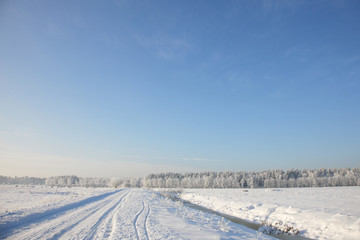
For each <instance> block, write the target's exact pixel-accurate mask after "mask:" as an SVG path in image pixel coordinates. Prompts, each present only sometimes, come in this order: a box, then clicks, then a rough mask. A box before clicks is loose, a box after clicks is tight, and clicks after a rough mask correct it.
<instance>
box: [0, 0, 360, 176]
mask: <svg viewBox="0 0 360 240" xmlns="http://www.w3.org/2000/svg"><path fill="white" fill-rule="evenodd" d="M359 23H360V2H359V1H350V0H349V1H341V0H338V1H323V0H319V1H298V0H296V1H295V0H294V1H292V0H287V1H271V0H269V1H268V0H264V1H220V0H218V1H215V0H214V1H208V0H206V1H200V0H197V1H193V0H192V1H187V0H181V1H178V0H176V1H158V0H153V1H138V0H134V1H133V0H131V1H130V0H126V1H123V0H119V1H117V0H113V1H110V0H107V1H100V0H99V1H95V0H78V1H73V0H61V1H60V0H56V1H47V0H34V1H27V0H11V1H10V0H3V1H0V175H6V176H40V177H47V176H54V175H69V174H74V175H78V176H97V177H129V176H144V175H146V174H149V173H158V172H198V171H260V170H266V169H291V168H298V169H303V168H307V169H314V168H344V167H359V166H360V164H359V163H360V24H359Z"/></svg>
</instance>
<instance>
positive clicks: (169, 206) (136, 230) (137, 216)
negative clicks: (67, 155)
mask: <svg viewBox="0 0 360 240" xmlns="http://www.w3.org/2000/svg"><path fill="white" fill-rule="evenodd" d="M0 192H1V194H0V207H1V208H0V239H273V238H272V237H269V236H264V235H263V236H261V237H259V234H258V233H257V232H256V231H254V230H251V229H248V228H245V227H243V226H240V225H237V224H233V223H231V222H229V221H227V220H224V219H222V218H221V217H218V216H216V215H212V214H208V213H204V212H202V211H199V210H195V209H192V208H188V207H186V206H184V205H183V204H181V203H179V202H173V201H171V200H169V199H167V198H164V197H161V196H160V194H158V193H156V192H153V191H149V190H144V189H109V188H108V189H92V188H51V187H45V186H36V187H31V186H29V187H26V186H19V187H15V186H0Z"/></svg>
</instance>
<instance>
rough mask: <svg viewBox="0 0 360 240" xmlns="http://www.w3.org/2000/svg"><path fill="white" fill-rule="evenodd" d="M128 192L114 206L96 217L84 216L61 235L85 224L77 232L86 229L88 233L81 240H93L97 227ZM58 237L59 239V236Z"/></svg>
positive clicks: (99, 210)
mask: <svg viewBox="0 0 360 240" xmlns="http://www.w3.org/2000/svg"><path fill="white" fill-rule="evenodd" d="M128 193H129V192H127V193H125V194H124V195H123V196H121V197H120V199H119V200H118V201H116V203H115V204H112V205H111V207H110V208H108V209H107V210H106V211H105V212H103V213H102V214H101V215H100V216H97V214H90V215H88V216H86V217H85V218H83V219H82V220H80V221H79V222H78V223H77V224H74V225H73V226H71V227H70V228H68V229H67V230H66V231H64V232H63V233H62V234H61V235H63V234H64V233H66V232H69V231H72V230H73V229H74V228H75V227H76V226H77V225H79V223H82V222H85V223H84V224H86V225H85V226H83V227H82V229H80V231H78V234H79V233H81V232H83V231H84V230H87V229H88V233H87V234H86V235H85V236H84V238H83V239H93V238H94V237H95V235H96V234H97V233H98V230H99V226H100V224H102V223H103V221H104V219H106V217H108V216H109V214H110V213H111V212H112V211H113V210H114V209H115V208H116V207H119V205H120V204H121V202H122V200H123V198H124V197H125V196H126V195H127V194H128ZM110 203H111V200H110V201H109V202H108V203H105V204H103V207H106V206H107V205H108V204H110ZM101 210H102V207H99V208H98V209H97V210H96V211H94V213H95V212H101ZM94 221H95V223H94V224H93V222H94ZM87 223H88V224H87ZM61 235H59V237H60V236H61Z"/></svg>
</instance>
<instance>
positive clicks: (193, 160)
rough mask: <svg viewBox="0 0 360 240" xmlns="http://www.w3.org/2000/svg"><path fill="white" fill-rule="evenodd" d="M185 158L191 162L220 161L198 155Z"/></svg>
mask: <svg viewBox="0 0 360 240" xmlns="http://www.w3.org/2000/svg"><path fill="white" fill-rule="evenodd" d="M183 160H184V161H190V162H218V161H216V160H211V159H207V158H198V157H184V158H183Z"/></svg>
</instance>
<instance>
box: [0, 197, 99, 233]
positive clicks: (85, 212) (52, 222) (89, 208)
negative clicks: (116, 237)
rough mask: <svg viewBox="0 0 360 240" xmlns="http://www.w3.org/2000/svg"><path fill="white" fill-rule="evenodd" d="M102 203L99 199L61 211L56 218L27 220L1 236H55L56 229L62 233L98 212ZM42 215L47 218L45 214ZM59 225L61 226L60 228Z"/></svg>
mask: <svg viewBox="0 0 360 240" xmlns="http://www.w3.org/2000/svg"><path fill="white" fill-rule="evenodd" d="M101 205H103V202H100V200H99V201H97V202H92V203H90V204H86V205H84V206H78V207H77V208H76V209H70V210H68V211H65V212H61V214H60V216H59V217H58V218H56V219H54V218H53V216H50V217H49V219H41V220H42V221H41V222H38V219H36V221H34V222H33V223H31V222H27V223H26V225H25V226H22V227H21V228H19V229H16V230H15V231H12V232H11V233H10V234H9V235H7V236H6V235H5V236H1V238H2V237H11V238H13V237H14V236H17V237H16V238H19V239H20V238H21V239H35V238H38V239H40V238H54V236H55V235H56V234H57V233H56V231H59V230H60V233H62V231H64V229H68V228H69V226H76V225H77V224H78V223H79V222H81V221H83V220H84V219H85V218H87V217H88V216H90V215H92V214H93V213H94V212H96V211H97V209H99V208H100V206H101ZM65 213H66V214H65ZM41 217H42V218H45V216H44V215H43V214H42V215H41ZM76 220H79V221H76ZM74 221H75V222H74ZM59 227H61V228H60V229H59ZM34 228H35V229H37V231H33V230H34ZM29 230H30V231H29ZM56 238H57V237H55V239H56Z"/></svg>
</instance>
